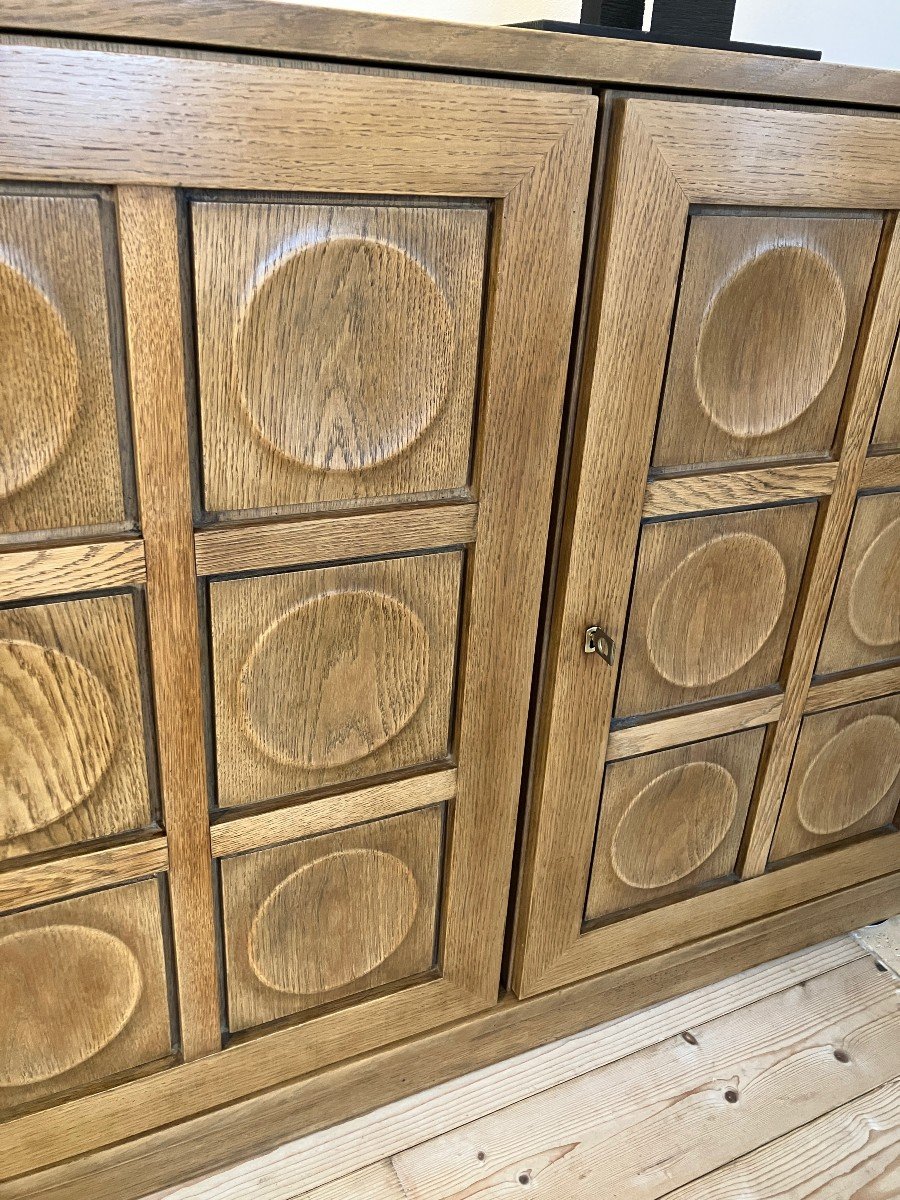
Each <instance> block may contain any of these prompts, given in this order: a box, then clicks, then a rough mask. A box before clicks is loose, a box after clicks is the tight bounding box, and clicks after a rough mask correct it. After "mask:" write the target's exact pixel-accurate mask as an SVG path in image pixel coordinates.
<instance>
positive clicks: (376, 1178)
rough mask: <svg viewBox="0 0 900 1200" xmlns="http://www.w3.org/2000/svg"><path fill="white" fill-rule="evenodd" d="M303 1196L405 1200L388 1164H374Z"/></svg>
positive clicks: (334, 1199) (331, 1199)
mask: <svg viewBox="0 0 900 1200" xmlns="http://www.w3.org/2000/svg"><path fill="white" fill-rule="evenodd" d="M303 1195H304V1196H305V1197H306V1198H307V1200H406V1193H405V1192H404V1190H403V1188H402V1187H401V1186H400V1180H399V1179H398V1178H397V1172H396V1171H395V1170H394V1168H393V1167H392V1166H391V1164H390V1163H375V1164H374V1165H373V1166H371V1167H366V1168H365V1170H364V1171H360V1172H359V1174H358V1175H354V1176H353V1177H352V1178H351V1179H338V1180H335V1182H334V1183H326V1184H324V1185H323V1186H322V1187H320V1188H316V1189H315V1190H314V1191H311V1192H304V1193H303Z"/></svg>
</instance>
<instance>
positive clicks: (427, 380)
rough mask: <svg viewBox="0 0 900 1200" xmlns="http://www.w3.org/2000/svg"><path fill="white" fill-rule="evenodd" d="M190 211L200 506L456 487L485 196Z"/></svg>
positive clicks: (463, 468)
mask: <svg viewBox="0 0 900 1200" xmlns="http://www.w3.org/2000/svg"><path fill="white" fill-rule="evenodd" d="M191 215H192V226H193V241H194V268H195V286H196V304H197V347H198V355H199V370H200V408H201V421H202V430H203V432H202V442H203V474H204V494H205V504H206V507H207V508H208V509H211V510H216V511H233V510H237V509H270V508H273V507H274V506H277V505H309V504H315V503H318V502H321V501H352V500H365V499H366V498H367V497H375V496H398V495H408V494H410V493H413V494H414V493H434V492H441V491H447V490H453V489H460V488H463V487H465V486H466V484H467V482H468V478H469V459H470V444H471V438H472V425H473V416H474V404H475V392H476V374H477V365H478V348H479V322H480V314H481V298H482V292H483V277H484V268H485V255H486V239H487V223H488V220H487V212H486V210H485V209H483V208H474V207H472V208H449V207H424V206H423V207H413V206H405V207H404V206H399V205H391V206H388V205H383V206H379V207H375V206H358V207H357V206H350V205H343V206H342V205H333V206H332V205H329V206H324V205H312V204H310V205H305V204H302V205H301V204H279V203H269V204H266V203H255V204H243V203H241V204H238V203H195V204H194V205H193V206H192V209H191Z"/></svg>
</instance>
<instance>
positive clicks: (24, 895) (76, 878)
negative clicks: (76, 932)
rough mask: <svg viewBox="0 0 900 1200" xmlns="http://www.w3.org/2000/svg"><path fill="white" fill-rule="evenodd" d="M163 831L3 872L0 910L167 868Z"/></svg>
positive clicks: (84, 890)
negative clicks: (139, 838)
mask: <svg viewBox="0 0 900 1200" xmlns="http://www.w3.org/2000/svg"><path fill="white" fill-rule="evenodd" d="M167 863H168V851H167V848H166V839H165V837H164V836H162V835H157V836H155V837H148V838H146V839H144V840H142V841H139V842H128V843H126V844H125V845H122V846H105V847H104V848H103V849H101V850H88V851H85V852H84V853H82V854H76V855H74V856H72V857H69V858H62V859H55V860H51V861H49V862H37V863H32V864H31V865H30V866H24V867H17V868H14V869H12V870H6V871H3V872H0V912H2V911H8V910H11V909H17V908H25V907H26V906H28V905H34V904H44V903H45V902H46V901H48V900H61V899H63V898H64V897H66V896H73V895H79V894H80V893H82V892H90V891H94V890H95V889H96V888H101V887H113V886H114V885H115V884H118V883H129V882H130V881H132V880H135V879H141V878H142V877H143V876H146V875H157V874H159V873H160V872H161V871H164V870H165V869H166V866H167Z"/></svg>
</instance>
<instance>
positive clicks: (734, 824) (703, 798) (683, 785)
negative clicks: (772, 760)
mask: <svg viewBox="0 0 900 1200" xmlns="http://www.w3.org/2000/svg"><path fill="white" fill-rule="evenodd" d="M764 734H765V730H764V729H751V730H748V731H747V732H746V733H735V734H730V735H729V736H728V737H720V738H714V739H713V740H712V741H708V742H698V743H696V744H695V745H690V746H679V747H677V748H676V749H674V750H662V751H660V752H659V753H657V754H647V755H644V756H643V757H641V758H630V759H625V760H623V761H621V762H613V763H609V764H608V765H607V767H606V773H605V776H604V780H603V794H602V798H601V801H600V822H599V825H598V827H597V841H596V845H595V847H594V859H593V864H592V867H591V881H590V888H589V890H588V898H587V908H586V910H585V916H586V918H587V919H588V920H593V919H595V918H597V917H602V916H606V915H608V914H610V913H614V912H618V911H620V910H622V909H630V908H635V907H638V906H643V905H646V904H649V903H651V902H653V901H657V900H661V899H663V898H665V897H667V896H675V895H678V894H681V893H684V892H687V891H690V890H691V889H692V888H695V887H697V886H699V885H700V884H704V883H710V882H711V881H713V880H716V879H721V878H723V877H724V876H726V875H728V874H730V873H731V871H733V869H734V865H735V862H736V860H737V854H738V850H739V848H740V844H741V836H742V834H743V831H744V822H745V821H746V818H747V809H748V807H749V805H750V797H751V795H752V793H753V783H754V780H755V779H756V769H757V766H758V764H759V756H760V752H761V751H762V743H763V736H764Z"/></svg>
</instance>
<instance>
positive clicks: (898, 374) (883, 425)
mask: <svg viewBox="0 0 900 1200" xmlns="http://www.w3.org/2000/svg"><path fill="white" fill-rule="evenodd" d="M872 445H873V446H879V447H882V446H883V447H885V448H887V447H900V351H898V350H897V348H896V347H895V349H894V357H893V360H892V361H891V369H890V371H889V372H888V377H887V382H886V384H885V387H884V394H883V396H882V397H881V406H880V407H879V409H878V418H877V420H876V422H875V431H874V433H873V434H872Z"/></svg>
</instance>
